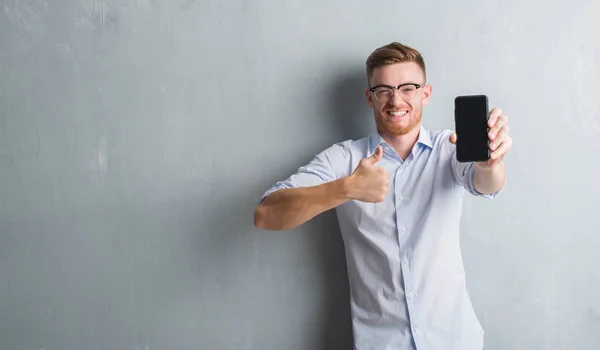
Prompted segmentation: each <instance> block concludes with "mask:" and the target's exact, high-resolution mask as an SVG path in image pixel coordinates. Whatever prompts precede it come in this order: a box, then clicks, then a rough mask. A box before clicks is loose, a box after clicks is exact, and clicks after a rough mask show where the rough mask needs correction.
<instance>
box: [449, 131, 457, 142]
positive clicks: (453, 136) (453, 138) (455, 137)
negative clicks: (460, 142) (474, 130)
mask: <svg viewBox="0 0 600 350" xmlns="http://www.w3.org/2000/svg"><path fill="white" fill-rule="evenodd" d="M456 139H457V136H456V133H454V132H453V133H452V135H450V138H449V139H448V141H450V143H451V144H453V145H455V144H456Z"/></svg>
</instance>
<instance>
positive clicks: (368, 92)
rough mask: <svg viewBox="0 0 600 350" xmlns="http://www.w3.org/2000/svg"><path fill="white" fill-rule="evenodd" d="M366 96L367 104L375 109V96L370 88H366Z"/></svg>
mask: <svg viewBox="0 0 600 350" xmlns="http://www.w3.org/2000/svg"><path fill="white" fill-rule="evenodd" d="M365 96H366V97H367V104H368V105H369V107H371V108H375V103H374V102H373V94H371V90H369V88H368V87H366V88H365Z"/></svg>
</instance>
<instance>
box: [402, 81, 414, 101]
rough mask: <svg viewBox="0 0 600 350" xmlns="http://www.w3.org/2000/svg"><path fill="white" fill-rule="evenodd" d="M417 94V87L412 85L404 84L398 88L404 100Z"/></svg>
mask: <svg viewBox="0 0 600 350" xmlns="http://www.w3.org/2000/svg"><path fill="white" fill-rule="evenodd" d="M416 94H417V88H416V87H415V86H414V85H406V86H403V87H401V88H400V95H401V96H402V98H403V99H405V100H410V99H411V98H413V97H415V95H416Z"/></svg>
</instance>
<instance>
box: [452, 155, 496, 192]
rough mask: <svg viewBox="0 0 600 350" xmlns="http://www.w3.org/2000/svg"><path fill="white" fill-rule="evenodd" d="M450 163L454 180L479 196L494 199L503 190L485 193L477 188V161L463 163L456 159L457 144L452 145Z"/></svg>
mask: <svg viewBox="0 0 600 350" xmlns="http://www.w3.org/2000/svg"><path fill="white" fill-rule="evenodd" d="M450 163H451V165H452V174H453V175H454V180H455V181H456V183H458V184H459V185H460V186H462V187H464V189H465V190H466V191H467V192H468V193H470V194H472V195H474V196H478V197H483V198H488V199H493V198H495V197H496V196H497V195H498V194H499V193H500V192H501V191H502V190H500V191H497V192H494V193H490V194H483V193H480V192H479V191H477V190H476V189H475V186H474V185H473V178H474V176H475V163H474V162H466V163H461V162H459V161H458V160H457V159H456V146H455V145H450Z"/></svg>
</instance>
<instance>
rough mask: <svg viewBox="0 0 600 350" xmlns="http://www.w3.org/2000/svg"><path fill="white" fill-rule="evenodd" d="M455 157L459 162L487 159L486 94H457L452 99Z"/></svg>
mask: <svg viewBox="0 0 600 350" xmlns="http://www.w3.org/2000/svg"><path fill="white" fill-rule="evenodd" d="M454 122H455V128H456V136H457V142H456V158H457V160H458V161H460V162H478V161H487V160H489V142H488V141H489V139H488V125H487V123H488V100H487V97H486V96H483V95H481V96H459V97H457V98H456V99H455V100H454Z"/></svg>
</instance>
